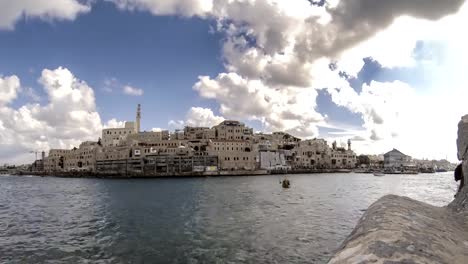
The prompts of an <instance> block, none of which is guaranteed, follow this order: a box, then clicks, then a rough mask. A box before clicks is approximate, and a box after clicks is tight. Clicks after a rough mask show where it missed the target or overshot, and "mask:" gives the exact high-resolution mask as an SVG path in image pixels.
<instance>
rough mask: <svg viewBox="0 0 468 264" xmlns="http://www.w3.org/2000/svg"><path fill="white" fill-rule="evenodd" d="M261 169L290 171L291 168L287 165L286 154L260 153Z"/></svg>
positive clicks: (274, 152)
mask: <svg viewBox="0 0 468 264" xmlns="http://www.w3.org/2000/svg"><path fill="white" fill-rule="evenodd" d="M258 155H259V163H260V164H259V167H260V169H263V170H290V169H291V166H289V165H288V164H287V160H286V155H285V152H284V151H282V150H279V151H278V150H276V151H259V153H258Z"/></svg>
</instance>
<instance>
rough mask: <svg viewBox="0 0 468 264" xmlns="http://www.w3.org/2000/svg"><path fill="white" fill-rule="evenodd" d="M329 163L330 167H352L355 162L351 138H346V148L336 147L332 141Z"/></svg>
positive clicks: (354, 165)
mask: <svg viewBox="0 0 468 264" xmlns="http://www.w3.org/2000/svg"><path fill="white" fill-rule="evenodd" d="M330 159H331V160H330V161H331V162H330V164H331V168H332V169H353V168H355V167H356V164H357V157H356V153H354V151H353V150H352V149H351V140H348V148H347V149H346V148H344V147H337V146H336V141H335V142H333V144H332V148H331V150H330Z"/></svg>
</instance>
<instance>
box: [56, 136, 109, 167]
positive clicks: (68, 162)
mask: <svg viewBox="0 0 468 264" xmlns="http://www.w3.org/2000/svg"><path fill="white" fill-rule="evenodd" d="M100 148H101V145H99V144H98V142H94V141H85V142H83V143H81V144H80V146H79V148H74V149H72V150H70V152H68V153H66V154H65V156H64V171H68V172H72V171H88V172H94V171H95V169H96V168H95V165H96V154H97V152H98V151H99V149H100Z"/></svg>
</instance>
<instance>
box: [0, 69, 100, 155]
mask: <svg viewBox="0 0 468 264" xmlns="http://www.w3.org/2000/svg"><path fill="white" fill-rule="evenodd" d="M16 79H18V78H16ZM38 81H39V83H40V84H41V85H42V86H43V89H44V91H45V93H46V94H47V98H48V102H47V104H45V105H40V104H38V103H35V104H26V105H23V106H21V107H19V108H17V109H16V108H12V107H10V106H8V105H1V104H0V124H1V126H0V156H3V157H4V161H7V162H12V161H14V162H24V161H29V162H30V161H31V158H32V157H31V156H30V155H29V154H27V153H28V152H29V151H42V150H44V151H47V150H49V149H50V148H71V147H73V146H78V145H79V144H80V142H82V141H84V140H96V139H97V138H98V137H99V135H100V132H101V129H102V124H101V119H100V116H99V114H98V113H97V112H96V105H95V97H94V91H93V89H92V88H91V87H89V86H88V85H87V84H86V82H84V81H81V80H79V79H77V78H76V77H75V76H74V75H73V74H72V73H71V72H70V71H69V70H68V69H65V68H57V69H55V70H49V69H44V70H43V71H42V74H41V77H40V78H39V80H38ZM14 83H17V84H18V85H19V80H15V81H14ZM15 86H17V85H15ZM16 89H18V88H16Z"/></svg>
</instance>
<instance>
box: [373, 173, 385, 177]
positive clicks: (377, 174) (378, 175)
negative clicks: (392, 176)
mask: <svg viewBox="0 0 468 264" xmlns="http://www.w3.org/2000/svg"><path fill="white" fill-rule="evenodd" d="M374 176H377V177H382V176H385V173H383V172H374Z"/></svg>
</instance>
